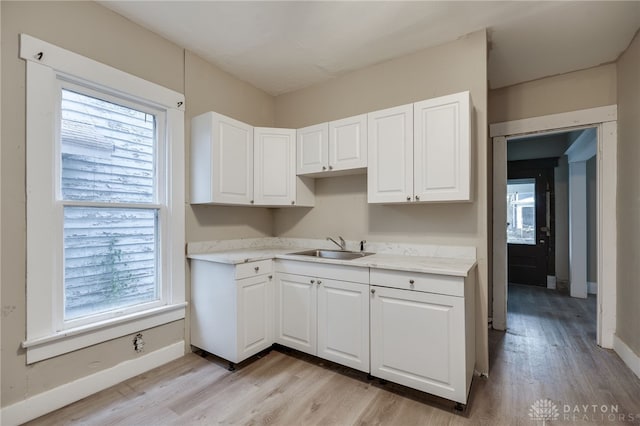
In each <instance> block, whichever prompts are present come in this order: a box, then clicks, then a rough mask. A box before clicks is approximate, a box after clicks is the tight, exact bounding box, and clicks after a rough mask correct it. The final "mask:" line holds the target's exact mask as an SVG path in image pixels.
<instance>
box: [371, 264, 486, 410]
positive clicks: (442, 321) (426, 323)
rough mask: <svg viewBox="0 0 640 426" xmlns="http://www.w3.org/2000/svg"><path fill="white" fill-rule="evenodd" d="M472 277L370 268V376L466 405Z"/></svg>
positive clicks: (471, 345) (470, 366) (471, 358)
mask: <svg viewBox="0 0 640 426" xmlns="http://www.w3.org/2000/svg"><path fill="white" fill-rule="evenodd" d="M471 272H472V274H474V273H475V269H474V270H472V271H471ZM472 274H470V275H469V276H468V277H454V276H441V275H432V274H416V273H409V272H396V271H384V270H376V269H372V270H371V284H372V285H371V290H370V293H371V375H372V376H375V377H379V378H382V379H386V380H389V381H392V382H396V383H399V384H402V385H405V386H409V387H411V388H414V389H418V390H421V391H423V392H428V393H431V394H434V395H438V396H441V397H443V398H447V399H450V400H452V401H456V402H459V403H461V404H466V403H467V397H468V394H469V389H470V386H471V380H472V377H473V370H474V367H475V324H474V303H475V290H474V278H475V275H472Z"/></svg>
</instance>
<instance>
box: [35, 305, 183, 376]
mask: <svg viewBox="0 0 640 426" xmlns="http://www.w3.org/2000/svg"><path fill="white" fill-rule="evenodd" d="M186 306H187V304H186V302H183V303H178V304H174V305H169V306H161V307H159V308H154V309H149V310H147V311H144V312H136V313H134V314H129V315H126V316H122V317H119V318H113V319H110V320H107V321H102V322H99V323H94V324H90V325H85V326H82V327H76V328H72V329H68V330H64V331H61V332H58V333H54V334H51V335H49V336H44V337H39V338H36V339H31V340H25V341H24V342H22V347H23V348H25V349H26V350H27V364H32V363H34V362H38V361H42V360H45V359H48V358H53V357H54V356H58V355H62V354H65V353H68V352H72V351H75V350H78V349H82V348H86V347H87V346H92V345H95V344H98V343H102V342H105V341H107V340H112V339H116V338H118V337H122V336H126V335H127V334H132V333H136V332H138V331H140V330H146V329H148V328H152V327H157V326H160V325H163V324H167V323H170V322H173V321H177V320H180V319H183V318H184V317H185V310H186V309H185V308H186Z"/></svg>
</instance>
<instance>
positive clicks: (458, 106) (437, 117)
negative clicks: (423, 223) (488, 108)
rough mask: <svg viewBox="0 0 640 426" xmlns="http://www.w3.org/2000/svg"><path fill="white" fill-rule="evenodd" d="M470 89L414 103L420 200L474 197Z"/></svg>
mask: <svg viewBox="0 0 640 426" xmlns="http://www.w3.org/2000/svg"><path fill="white" fill-rule="evenodd" d="M469 105H470V104H469V92H463V93H457V94H454V95H450V96H443V97H440V98H435V99H429V100H426V101H422V102H418V103H416V104H414V107H413V110H414V115H415V116H414V123H415V135H414V137H415V138H414V179H415V181H414V192H415V197H416V200H417V201H469V200H470V199H471V192H470V184H471V180H470V178H471V174H470V171H471V137H470V117H471V112H470V109H469Z"/></svg>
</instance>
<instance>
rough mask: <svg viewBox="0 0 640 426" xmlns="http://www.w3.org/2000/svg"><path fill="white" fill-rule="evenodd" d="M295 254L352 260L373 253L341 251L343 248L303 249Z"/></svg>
mask: <svg viewBox="0 0 640 426" xmlns="http://www.w3.org/2000/svg"><path fill="white" fill-rule="evenodd" d="M289 254H295V255H299V256H311V257H321V258H323V259H340V260H353V259H359V258H361V257H365V256H369V255H372V254H373V253H367V252H363V251H343V250H320V249H316V250H305V251H299V252H296V253H289Z"/></svg>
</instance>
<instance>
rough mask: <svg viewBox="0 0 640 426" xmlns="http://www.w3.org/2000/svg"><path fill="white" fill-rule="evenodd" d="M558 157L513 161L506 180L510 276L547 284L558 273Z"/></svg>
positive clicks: (520, 282) (509, 166) (525, 282)
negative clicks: (555, 198)
mask: <svg viewBox="0 0 640 426" xmlns="http://www.w3.org/2000/svg"><path fill="white" fill-rule="evenodd" d="M556 165H557V159H542V160H526V161H510V162H509V163H508V175H507V176H508V181H507V244H508V250H507V253H508V264H509V269H508V280H509V282H511V283H518V284H529V285H538V286H545V287H546V285H547V275H555V271H554V269H555V247H554V246H555V239H554V238H553V234H554V232H553V228H554V220H553V217H554V211H553V210H554V208H553V207H554V205H553V204H554V203H553V183H554V180H553V175H554V168H555V166H556Z"/></svg>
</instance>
